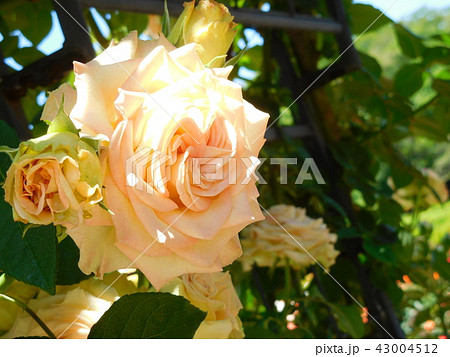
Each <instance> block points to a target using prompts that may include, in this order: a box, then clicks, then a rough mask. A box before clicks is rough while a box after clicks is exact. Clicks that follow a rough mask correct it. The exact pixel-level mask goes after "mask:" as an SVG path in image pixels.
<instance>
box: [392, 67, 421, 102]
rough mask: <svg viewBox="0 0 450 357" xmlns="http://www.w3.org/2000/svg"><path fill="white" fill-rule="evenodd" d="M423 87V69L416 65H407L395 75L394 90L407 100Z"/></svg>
mask: <svg viewBox="0 0 450 357" xmlns="http://www.w3.org/2000/svg"><path fill="white" fill-rule="evenodd" d="M422 85H423V69H422V68H421V67H420V66H419V65H417V64H407V65H406V66H404V67H402V68H400V70H399V71H398V72H397V73H396V74H395V78H394V89H395V91H396V92H397V93H399V94H400V95H402V96H403V97H405V98H409V97H410V96H411V95H413V94H414V93H415V92H417V91H418V90H419V89H420V88H422Z"/></svg>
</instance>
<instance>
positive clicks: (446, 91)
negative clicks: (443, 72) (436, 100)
mask: <svg viewBox="0 0 450 357" xmlns="http://www.w3.org/2000/svg"><path fill="white" fill-rule="evenodd" d="M432 87H433V89H434V90H435V91H436V92H438V93H439V94H441V95H443V96H446V97H448V98H450V81H449V80H442V79H434V80H433V85H432Z"/></svg>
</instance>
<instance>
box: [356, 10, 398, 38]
mask: <svg viewBox="0 0 450 357" xmlns="http://www.w3.org/2000/svg"><path fill="white" fill-rule="evenodd" d="M349 13H350V18H351V22H352V30H353V33H354V34H360V33H362V32H364V31H365V30H366V29H367V31H366V32H369V31H374V30H376V29H378V28H380V27H382V26H384V25H386V24H389V23H392V20H391V19H390V18H389V17H387V16H386V15H384V14H382V12H381V11H380V10H378V9H376V8H374V7H373V6H372V5H366V4H353V5H352V6H350V9H349ZM371 24H372V25H371ZM369 26H370V28H369Z"/></svg>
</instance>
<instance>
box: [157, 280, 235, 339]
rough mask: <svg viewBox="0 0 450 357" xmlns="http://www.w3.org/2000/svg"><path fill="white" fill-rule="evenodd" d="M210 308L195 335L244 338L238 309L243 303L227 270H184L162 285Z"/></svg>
mask: <svg viewBox="0 0 450 357" xmlns="http://www.w3.org/2000/svg"><path fill="white" fill-rule="evenodd" d="M162 291H164V292H170V293H172V294H175V295H180V296H183V297H184V298H186V299H187V300H189V301H190V302H191V304H192V305H194V306H196V307H198V308H199V309H200V310H202V311H205V312H207V313H208V314H207V315H206V318H205V320H204V321H203V322H202V323H201V324H200V326H199V327H198V329H197V331H196V332H195V335H194V338H243V337H244V332H243V331H242V322H241V320H240V319H239V317H238V312H239V310H240V309H241V308H242V304H241V302H240V301H239V298H238V296H237V294H236V291H235V290H234V286H233V282H232V281H231V276H230V274H229V273H228V272H225V273H222V272H219V273H206V274H185V275H182V276H181V277H180V278H176V279H174V280H172V281H171V282H170V283H168V284H167V285H165V286H164V287H163V288H162Z"/></svg>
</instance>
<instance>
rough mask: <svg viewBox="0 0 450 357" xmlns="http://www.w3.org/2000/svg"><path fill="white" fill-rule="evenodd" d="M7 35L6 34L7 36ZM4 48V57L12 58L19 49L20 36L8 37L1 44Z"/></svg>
mask: <svg viewBox="0 0 450 357" xmlns="http://www.w3.org/2000/svg"><path fill="white" fill-rule="evenodd" d="M5 35H6V34H5ZM0 46H1V47H2V51H3V56H4V57H5V58H6V57H10V56H12V55H13V53H14V52H15V51H16V50H17V48H18V47H19V36H15V35H6V36H5V38H4V39H3V41H2V42H0Z"/></svg>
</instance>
